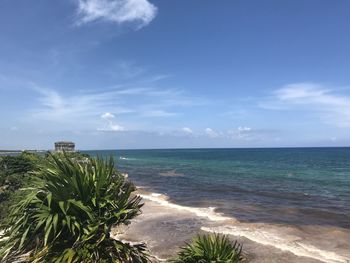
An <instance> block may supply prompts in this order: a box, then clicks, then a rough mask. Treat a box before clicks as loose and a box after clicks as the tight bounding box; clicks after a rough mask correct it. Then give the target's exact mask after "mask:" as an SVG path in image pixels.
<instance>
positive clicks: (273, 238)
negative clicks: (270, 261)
mask: <svg viewBox="0 0 350 263" xmlns="http://www.w3.org/2000/svg"><path fill="white" fill-rule="evenodd" d="M201 230H203V231H206V232H211V233H221V234H225V235H233V236H240V237H245V238H247V239H250V240H252V241H254V242H256V243H259V244H262V245H267V246H273V247H275V248H278V249H280V250H283V251H288V252H291V253H293V254H294V255H296V256H302V257H308V258H313V259H317V260H320V261H322V262H327V263H349V262H350V261H349V258H345V257H343V256H341V255H338V254H336V253H335V252H332V251H326V250H324V249H320V248H317V247H315V246H312V245H309V244H305V243H303V242H301V241H300V240H298V239H300V238H298V237H295V236H292V235H288V234H286V233H283V237H281V234H280V235H278V234H274V233H273V231H266V230H263V229H256V228H252V227H243V226H218V227H201Z"/></svg>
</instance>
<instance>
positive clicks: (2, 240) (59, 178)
mask: <svg viewBox="0 0 350 263" xmlns="http://www.w3.org/2000/svg"><path fill="white" fill-rule="evenodd" d="M36 175H37V176H36V177H35V178H36V182H35V183H34V185H35V186H34V187H33V188H31V190H32V191H31V192H30V194H28V195H27V196H26V198H25V199H23V200H22V201H21V202H20V203H19V204H17V206H16V207H15V209H13V210H12V212H11V214H10V216H9V217H8V219H7V220H6V222H5V223H4V224H3V225H2V226H1V228H2V230H3V234H2V236H0V261H1V262H14V261H18V262H68V263H69V262H87V263H88V262H89V263H90V262H123V263H124V262H126V263H127V262H135V263H144V262H150V260H149V257H148V252H147V249H146V247H145V245H144V244H136V245H131V244H129V243H126V242H122V241H120V240H115V239H113V238H111V236H110V231H111V228H112V227H115V226H120V225H123V224H129V223H130V220H131V219H132V218H134V217H135V216H137V215H139V214H140V208H141V207H142V205H143V204H142V203H141V198H140V197H139V196H137V195H134V194H133V192H134V191H135V187H134V185H133V184H132V183H130V182H129V181H127V180H126V179H125V178H124V176H122V175H121V174H120V173H118V172H117V171H116V170H115V168H114V162H113V159H112V158H110V160H109V161H106V160H102V159H92V158H88V159H86V162H81V161H78V160H74V159H71V158H69V157H68V156H67V155H65V154H64V155H63V156H62V155H61V156H55V155H50V156H49V157H48V161H47V163H46V164H45V165H42V166H41V167H40V168H39V170H38V172H37V173H36Z"/></svg>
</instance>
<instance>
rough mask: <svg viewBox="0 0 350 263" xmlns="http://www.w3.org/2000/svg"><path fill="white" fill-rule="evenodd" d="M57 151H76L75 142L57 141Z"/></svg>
mask: <svg viewBox="0 0 350 263" xmlns="http://www.w3.org/2000/svg"><path fill="white" fill-rule="evenodd" d="M55 151H56V152H63V151H65V152H74V151H75V144H74V142H64V141H61V142H55Z"/></svg>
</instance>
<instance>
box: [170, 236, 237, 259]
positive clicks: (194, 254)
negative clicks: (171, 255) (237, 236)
mask: <svg viewBox="0 0 350 263" xmlns="http://www.w3.org/2000/svg"><path fill="white" fill-rule="evenodd" d="M242 260H243V257H242V245H240V244H238V243H237V241H236V242H235V243H231V241H230V240H229V239H228V238H227V236H225V235H218V234H211V235H202V236H201V235H198V236H197V237H195V238H194V239H193V240H192V242H191V243H190V244H186V246H185V247H182V248H181V250H180V252H179V253H178V256H177V257H176V258H175V259H172V260H170V262H172V263H214V262H215V263H237V262H242Z"/></svg>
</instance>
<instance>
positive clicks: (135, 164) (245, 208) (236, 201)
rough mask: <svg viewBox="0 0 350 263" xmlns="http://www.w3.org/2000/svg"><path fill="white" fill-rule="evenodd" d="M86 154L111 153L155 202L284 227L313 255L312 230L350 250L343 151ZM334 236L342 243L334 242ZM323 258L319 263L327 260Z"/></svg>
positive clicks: (347, 165) (348, 151)
mask: <svg viewBox="0 0 350 263" xmlns="http://www.w3.org/2000/svg"><path fill="white" fill-rule="evenodd" d="M86 153H88V154H90V155H92V156H97V155H98V156H101V157H106V156H110V155H112V156H114V157H115V159H116V166H117V168H118V170H120V171H121V172H124V173H128V175H129V178H130V179H131V180H132V181H133V182H134V183H135V184H136V185H137V186H138V187H140V188H144V189H146V190H147V191H148V192H151V193H153V195H152V196H151V197H146V198H151V199H152V200H154V199H157V198H158V197H162V198H163V197H164V196H165V197H166V200H167V201H166V202H165V203H164V205H167V204H168V205H169V204H172V205H177V206H178V207H185V208H188V209H197V210H193V211H197V212H198V211H207V215H208V216H210V215H212V216H213V215H215V216H218V217H222V218H232V219H235V220H237V221H239V222H240V223H243V224H245V226H247V225H249V224H250V225H252V226H254V224H259V225H261V224H265V226H266V227H265V229H271V226H276V227H277V226H278V227H281V226H282V227H289V228H288V229H289V230H288V232H289V233H292V234H293V236H298V237H297V238H298V239H297V240H304V241H305V240H306V244H308V245H310V244H312V247H311V248H310V249H309V250H308V249H306V250H305V248H304V246H305V244H303V245H302V246H301V247H300V249H302V250H303V249H304V252H305V251H306V252H305V253H309V252H310V253H313V252H312V251H313V250H314V252H315V250H317V249H319V251H318V252H317V253H319V254H320V253H321V252H320V251H322V250H324V249H325V248H324V247H322V246H320V247H318V246H317V244H318V241H317V240H311V239H312V236H315V235H314V234H312V233H316V232H317V233H318V232H320V231H322V232H324V235H323V236H322V238H326V239H329V241H333V240H332V239H334V242H335V243H334V246H335V247H336V246H337V245H338V246H339V247H340V249H342V250H344V251H347V250H348V251H349V252H350V245H349V243H346V242H350V234H349V233H350V148H274V149H265V148H264V149H170V150H108V151H86ZM162 200H164V198H163V199H162ZM160 202H161V201H160ZM198 209H202V210H198ZM205 209H206V210H205ZM225 227H226V228H225ZM230 229H231V230H232V226H231V228H230V227H229V226H217V227H216V228H215V229H212V232H223V233H226V234H227V233H231V232H230V231H229V230H230ZM291 229H292V230H293V229H294V230H295V231H294V232H293V231H292V230H291ZM207 230H208V229H207ZM208 231H210V229H209V230H208ZM235 231H236V232H235ZM232 233H233V234H237V233H238V234H239V235H241V234H242V233H240V230H238V229H233V230H232ZM303 233H305V235H304V234H303ZM250 234H253V232H251V233H250ZM245 235H246V236H247V235H249V233H248V234H247V233H245ZM254 235H255V234H254ZM303 235H304V236H303ZM309 237H311V238H310V240H308V238H309ZM254 238H256V237H254ZM261 238H262V237H261ZM261 238H260V239H261ZM340 238H341V240H342V241H343V242H342V243H339V244H337V240H339V239H340ZM260 239H259V240H260ZM293 242H294V241H293ZM344 242H345V243H344ZM288 244H289V243H288V242H287V243H286V245H288ZM344 244H345V245H344ZM346 244H348V247H346V246H347V245H346ZM294 245H295V244H293V246H294ZM327 245H328V243H327ZM297 247H298V246H297ZM332 251H333V250H332ZM291 252H292V253H293V251H291ZM299 252H300V251H299ZM304 252H303V251H301V253H304ZM305 253H304V254H305ZM345 254H346V253H345ZM337 256H339V255H338V254H335V255H333V256H332V257H333V258H334V257H337ZM348 256H349V258H350V255H345V256H344V254H343V255H342V256H339V258H338V259H339V261H334V262H349V261H348V260H349V258H348ZM325 258H326V261H324V262H328V261H327V257H325ZM329 262H333V261H329Z"/></svg>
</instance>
